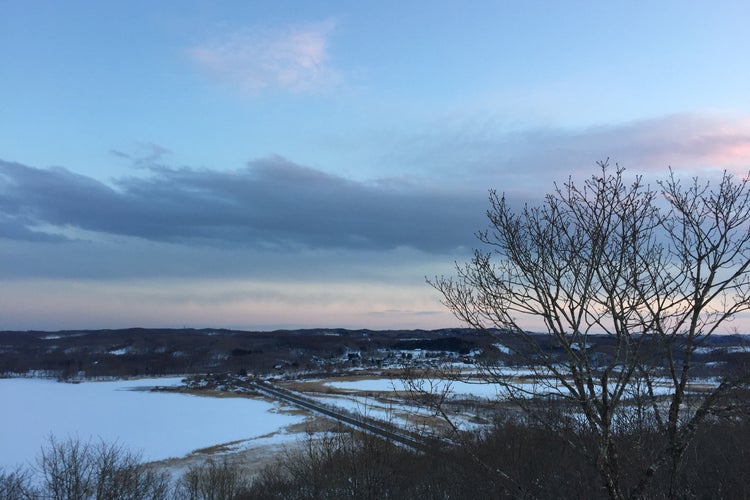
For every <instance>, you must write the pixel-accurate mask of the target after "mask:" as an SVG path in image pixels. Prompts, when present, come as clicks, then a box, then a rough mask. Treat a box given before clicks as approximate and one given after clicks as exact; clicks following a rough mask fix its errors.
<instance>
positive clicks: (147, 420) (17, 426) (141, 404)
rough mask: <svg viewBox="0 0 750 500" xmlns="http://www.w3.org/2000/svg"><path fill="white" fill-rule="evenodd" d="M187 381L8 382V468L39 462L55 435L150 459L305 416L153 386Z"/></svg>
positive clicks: (0, 383) (0, 439)
mask: <svg viewBox="0 0 750 500" xmlns="http://www.w3.org/2000/svg"><path fill="white" fill-rule="evenodd" d="M179 384H180V379H179V378H159V379H140V380H120V381H115V382H83V383H80V384H66V383H58V382H55V381H52V380H42V379H0V400H1V401H2V405H3V408H5V409H4V410H2V411H0V467H5V468H8V467H10V468H13V467H15V466H16V465H20V464H32V463H33V462H34V460H35V457H36V456H37V454H38V452H39V449H40V447H41V446H42V445H43V444H45V443H46V442H47V438H48V437H49V436H50V435H51V434H52V435H54V436H55V437H57V438H60V439H64V438H67V437H68V436H73V437H75V436H77V437H79V438H80V439H82V440H88V439H92V440H98V439H100V438H101V439H103V440H105V441H109V442H113V441H117V442H119V443H121V444H124V445H125V446H127V447H128V448H129V449H131V450H139V451H142V452H143V459H144V460H149V461H150V460H160V459H164V458H169V457H182V456H185V455H187V454H189V453H190V452H191V451H194V450H196V449H201V448H206V447H209V446H213V445H216V444H220V443H227V442H231V441H238V440H248V439H253V438H256V437H259V436H262V435H265V434H268V433H272V432H275V431H278V430H279V429H281V428H283V427H286V426H288V425H292V424H295V423H298V422H301V421H302V420H303V417H300V416H291V415H285V414H281V413H277V412H276V407H275V405H273V404H271V403H268V402H265V401H260V400H254V399H247V398H231V397H230V398H211V397H200V396H191V395H187V394H179V393H165V392H149V391H148V390H147V389H148V388H150V387H153V386H156V385H158V386H170V385H171V386H176V385H179Z"/></svg>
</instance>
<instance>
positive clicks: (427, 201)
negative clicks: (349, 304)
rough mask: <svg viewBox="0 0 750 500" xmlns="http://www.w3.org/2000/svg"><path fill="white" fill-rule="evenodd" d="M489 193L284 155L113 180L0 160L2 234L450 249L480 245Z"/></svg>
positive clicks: (154, 168)
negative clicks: (383, 180)
mask: <svg viewBox="0 0 750 500" xmlns="http://www.w3.org/2000/svg"><path fill="white" fill-rule="evenodd" d="M485 205H486V196H485V193H483V192H482V191H481V190H480V191H472V192H471V193H468V192H461V193H459V192H458V191H456V192H449V191H447V190H442V191H438V190H434V189H431V190H427V189H420V188H417V187H414V186H408V185H401V186H396V187H394V186H392V185H391V186H387V187H386V186H383V185H377V184H367V183H358V182H353V181H350V180H347V179H345V178H342V177H337V176H334V175H331V174H327V173H325V172H322V171H319V170H315V169H312V168H308V167H305V166H301V165H297V164H295V163H292V162H290V161H288V160H286V159H284V158H281V157H272V158H266V159H261V160H255V161H253V162H250V163H249V164H248V165H247V167H246V168H243V169H240V170H236V171H213V170H201V169H194V168H187V167H184V168H172V167H167V166H164V165H155V164H154V165H151V166H150V167H149V168H148V175H147V176H145V177H143V176H142V177H135V176H134V177H128V178H121V179H118V180H116V181H114V183H113V185H112V186H109V185H107V184H104V183H102V182H100V181H98V180H95V179H93V178H90V177H86V176H82V175H78V174H76V173H73V172H71V171H69V170H67V169H64V168H48V169H40V168H34V167H30V166H26V165H22V164H19V163H11V162H6V161H0V235H1V236H3V237H5V238H10V239H33V238H32V237H33V236H34V235H37V237H39V238H42V237H47V238H51V237H52V236H48V235H45V234H44V233H39V232H38V231H36V232H35V231H34V230H35V228H39V227H45V226H46V227H49V226H53V227H58V228H67V229H82V230H85V231H91V232H95V233H105V234H109V235H122V236H130V237H139V238H144V239H146V240H151V241H158V242H177V243H190V244H192V243H203V244H208V245H219V246H224V245H232V244H234V245H242V246H251V247H255V248H271V249H274V248H278V249H283V248H348V249H390V248H398V247H412V248H415V249H419V250H422V251H428V252H441V251H446V250H450V249H452V248H455V247H458V246H461V245H467V244H469V245H470V244H471V243H472V241H473V240H472V236H471V235H472V233H473V231H474V230H476V229H479V228H481V227H482V226H483V225H484V219H483V211H484V207H485Z"/></svg>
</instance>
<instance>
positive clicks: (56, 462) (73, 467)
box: [37, 437, 171, 500]
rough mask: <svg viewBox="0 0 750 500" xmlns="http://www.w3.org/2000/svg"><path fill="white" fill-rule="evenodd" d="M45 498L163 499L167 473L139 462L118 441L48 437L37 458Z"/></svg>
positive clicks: (168, 487) (167, 486)
mask: <svg viewBox="0 0 750 500" xmlns="http://www.w3.org/2000/svg"><path fill="white" fill-rule="evenodd" d="M37 462H38V469H39V471H40V473H41V476H42V481H43V485H42V492H41V495H42V496H43V497H44V498H52V499H55V500H88V499H92V498H96V499H100V500H107V499H112V500H115V499H117V500H128V499H132V500H143V499H150V500H164V499H167V498H170V491H171V485H170V480H169V476H168V474H167V473H164V472H158V471H156V470H153V469H151V468H149V467H148V466H146V465H145V464H143V463H141V457H140V455H139V454H137V453H133V452H131V451H129V450H127V449H126V448H124V447H123V446H121V445H118V444H108V443H106V442H104V441H101V442H99V443H97V444H91V443H89V442H84V441H81V440H80V439H77V438H72V437H70V438H67V439H65V440H58V439H56V438H54V437H50V438H49V443H48V444H47V445H46V446H44V447H42V451H41V454H40V455H39V458H38V460H37Z"/></svg>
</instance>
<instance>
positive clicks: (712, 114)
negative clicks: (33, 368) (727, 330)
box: [0, 0, 750, 330]
mask: <svg viewBox="0 0 750 500" xmlns="http://www.w3.org/2000/svg"><path fill="white" fill-rule="evenodd" d="M0 10H1V11H2V15H0V283H1V284H2V286H1V287H0V329H21V330H26V329H44V330H59V329H76V328H119V327H131V326H143V327H184V326H187V327H196V328H202V327H228V328H242V329H256V330H270V329H277V328H312V327H324V328H325V327H345V328H388V329H401V328H440V327H453V326H459V325H460V323H459V322H458V321H457V320H456V319H455V318H453V316H452V315H451V314H450V312H449V311H448V310H447V309H446V308H445V307H444V306H443V305H442V304H441V302H440V297H439V295H438V293H437V292H436V291H435V290H433V289H432V288H431V287H430V286H429V285H428V284H427V283H426V278H430V277H434V276H437V275H445V274H451V272H452V269H453V267H454V263H455V262H461V261H463V260H465V259H466V258H467V257H468V256H469V255H470V252H471V249H472V248H473V247H474V246H476V239H475V233H476V231H478V230H481V229H484V228H485V227H486V226H487V221H486V216H485V211H486V208H487V207H488V203H487V199H488V190H490V189H496V190H498V191H500V192H504V193H506V194H507V196H508V197H509V198H510V199H512V200H514V201H515V202H518V203H521V202H525V201H532V202H533V201H535V200H537V201H538V200H541V199H542V197H543V195H544V194H545V193H547V192H549V191H550V190H551V189H552V188H553V186H554V182H555V181H564V180H566V179H567V178H568V176H574V177H576V176H588V175H589V174H591V173H593V172H594V171H595V167H596V162H597V161H600V160H605V159H607V158H609V159H610V161H611V162H617V163H618V164H619V165H621V166H622V167H624V168H625V169H626V172H627V173H628V174H633V175H635V174H643V175H645V176H659V175H662V174H664V173H666V172H667V169H668V168H669V167H670V166H671V167H672V168H673V169H674V170H675V171H677V172H679V173H680V174H685V175H698V176H702V175H711V174H712V173H715V172H720V171H723V170H729V171H731V172H736V173H739V174H744V173H746V172H747V170H748V168H750V161H748V160H749V159H750V92H748V91H747V89H748V88H750V65H748V64H747V63H746V61H747V50H748V48H749V47H750V30H748V29H747V19H750V3H748V2H744V1H734V2H732V1H716V2H702V1H695V2H693V1H686V0H681V1H668V0H665V1H660V2H651V1H633V2H603V1H589V2H583V1H570V2H557V1H524V2H521V1H484V0H478V1H476V2H459V1H441V0H431V1H420V0H415V1H410V2H403V1H399V2H395V1H388V0H380V1H361V2H350V1H326V2H311V1H283V0H280V1H275V2H260V1H257V2H255V1H250V2H248V1H230V0H227V1H222V2H210V1H197V0H180V1H176V0H175V1H168V0H167V1H159V2H153V1H140V0H133V1H128V2H99V1H94V0H90V1H77V0H69V1H65V2H59V1H42V0H0Z"/></svg>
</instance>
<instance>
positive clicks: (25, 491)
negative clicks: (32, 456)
mask: <svg viewBox="0 0 750 500" xmlns="http://www.w3.org/2000/svg"><path fill="white" fill-rule="evenodd" d="M0 498H2V499H4V500H35V499H36V498H38V492H37V491H36V489H35V488H34V487H33V486H32V482H31V476H30V474H29V472H28V470H25V469H22V468H20V467H19V468H17V469H16V470H14V471H12V472H9V471H6V470H5V469H2V468H0Z"/></svg>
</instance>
